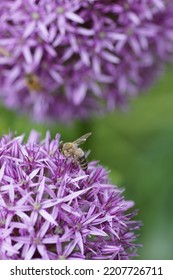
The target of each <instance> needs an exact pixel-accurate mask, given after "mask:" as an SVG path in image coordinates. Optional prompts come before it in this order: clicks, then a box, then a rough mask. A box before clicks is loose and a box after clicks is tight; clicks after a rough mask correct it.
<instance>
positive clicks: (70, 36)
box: [0, 0, 173, 121]
mask: <svg viewBox="0 0 173 280" xmlns="http://www.w3.org/2000/svg"><path fill="white" fill-rule="evenodd" d="M0 26H1V29H0V71H1V77H0V87H1V91H0V95H1V99H2V100H3V102H4V103H5V104H6V106H8V107H12V108H16V109H17V110H20V111H23V112H29V113H30V114H31V115H32V116H34V117H35V119H36V120H44V119H55V120H62V121H69V120H72V119H74V118H78V117H80V118H87V117H89V116H90V115H91V114H92V113H93V114H94V113H96V112H97V113H99V112H100V113H102V112H105V111H108V110H113V109H115V108H116V107H117V106H120V107H122V108H124V106H125V105H126V104H127V101H128V99H129V98H130V97H133V96H136V94H137V93H138V92H139V91H141V90H144V89H145V88H146V87H147V86H148V85H149V84H150V83H151V81H153V78H154V77H155V76H156V75H157V74H158V73H160V69H161V67H162V65H163V63H165V61H170V60H172V58H173V2H172V1H171V0H166V1H165V0H140V1H139V0H116V1H112V0H101V1H99V0H83V1H81V0H25V1H22V0H1V3H0Z"/></svg>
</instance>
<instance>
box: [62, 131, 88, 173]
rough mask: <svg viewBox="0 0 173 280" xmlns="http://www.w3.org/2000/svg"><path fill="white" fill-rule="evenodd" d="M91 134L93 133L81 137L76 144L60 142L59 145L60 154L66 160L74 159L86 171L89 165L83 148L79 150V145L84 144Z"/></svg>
mask: <svg viewBox="0 0 173 280" xmlns="http://www.w3.org/2000/svg"><path fill="white" fill-rule="evenodd" d="M91 134H92V133H91V132H89V133H87V134H85V135H83V136H81V137H80V138H78V139H77V140H75V141H74V142H67V143H63V142H60V145H59V152H60V153H62V154H63V155H64V156H65V157H66V158H73V159H74V160H75V161H76V162H77V163H78V164H79V166H80V167H81V169H82V170H84V171H86V170H87V168H88V164H87V161H86V158H85V153H84V151H83V150H82V149H81V148H78V145H81V144H83V143H84V142H85V141H86V140H87V138H88V137H89V136H90V135H91Z"/></svg>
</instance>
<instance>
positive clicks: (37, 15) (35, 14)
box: [32, 12, 40, 20]
mask: <svg viewBox="0 0 173 280" xmlns="http://www.w3.org/2000/svg"><path fill="white" fill-rule="evenodd" d="M32 18H33V19H35V20H38V19H39V18H40V15H39V14H38V13H36V12H33V13H32Z"/></svg>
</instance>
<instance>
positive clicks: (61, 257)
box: [58, 255, 66, 260]
mask: <svg viewBox="0 0 173 280" xmlns="http://www.w3.org/2000/svg"><path fill="white" fill-rule="evenodd" d="M58 259H59V260H66V256H64V255H62V256H59V258H58Z"/></svg>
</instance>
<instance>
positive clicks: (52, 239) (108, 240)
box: [0, 131, 140, 260]
mask: <svg viewBox="0 0 173 280" xmlns="http://www.w3.org/2000/svg"><path fill="white" fill-rule="evenodd" d="M59 138H60V136H59V135H57V136H56V137H55V139H51V137H50V134H49V133H48V132H47V134H46V137H45V139H44V140H43V141H42V142H40V140H39V134H38V133H37V132H35V131H32V132H31V134H30V136H29V139H28V141H27V142H24V140H23V139H24V135H21V136H18V137H14V136H12V135H5V136H3V137H2V138H1V139H0V259H3V260H6V259H8V260H9V259H15V260H16V259H18V260H26V259H27V260H30V259H50V260H57V259H129V258H131V257H132V256H135V255H136V249H137V247H138V246H139V245H135V243H134V241H135V239H136V234H135V231H136V230H138V229H139V227H140V223H139V222H137V221H135V220H134V219H133V217H134V215H135V211H133V212H129V211H128V212H127V210H128V209H129V208H131V207H132V206H133V202H132V201H125V200H124V198H123V196H122V190H120V189H119V188H117V187H116V186H114V185H112V184H111V183H110V182H109V178H108V174H107V171H106V170H105V169H104V168H103V167H102V166H99V165H98V164H97V163H96V162H91V163H89V167H88V170H87V172H84V171H82V170H81V168H80V167H79V166H78V164H76V163H75V162H73V161H72V160H71V159H68V160H67V159H66V158H65V157H64V156H63V155H62V154H60V153H59V150H58V147H59Z"/></svg>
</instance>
